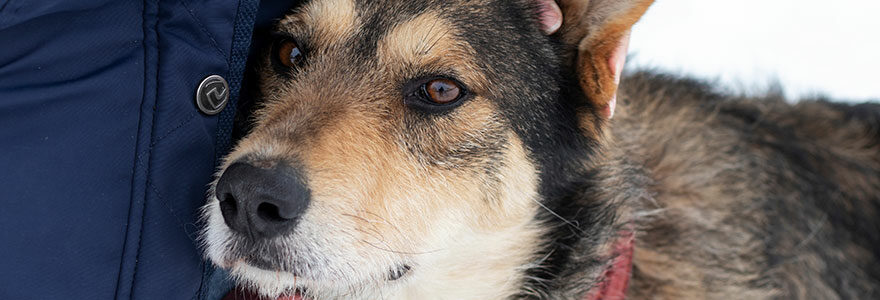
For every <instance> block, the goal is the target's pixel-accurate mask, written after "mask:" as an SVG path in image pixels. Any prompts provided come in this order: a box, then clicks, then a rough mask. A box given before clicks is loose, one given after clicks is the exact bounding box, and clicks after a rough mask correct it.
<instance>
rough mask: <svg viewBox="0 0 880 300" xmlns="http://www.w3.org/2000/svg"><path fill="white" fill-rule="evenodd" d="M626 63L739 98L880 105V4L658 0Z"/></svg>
mask: <svg viewBox="0 0 880 300" xmlns="http://www.w3.org/2000/svg"><path fill="white" fill-rule="evenodd" d="M629 57H630V61H629V64H628V66H627V68H628V69H630V70H632V69H635V68H637V67H647V68H655V69H659V70H663V71H666V72H672V73H676V74H687V75H692V76H696V77H699V78H703V79H709V80H717V82H719V83H721V84H722V86H724V87H727V88H730V89H733V90H735V91H740V92H747V93H748V92H761V91H764V90H766V89H767V88H768V87H771V86H772V85H773V83H774V82H776V83H779V84H781V85H782V87H783V88H784V90H785V92H786V95H787V96H788V97H789V98H790V99H797V98H800V97H803V96H810V95H818V94H821V95H827V96H830V97H832V98H834V99H838V100H847V101H854V102H862V101H867V100H872V101H880V0H835V1H831V0H822V1H820V0H724V1H722V0H657V1H656V2H655V4H654V6H653V7H652V8H651V9H650V10H648V13H647V15H645V17H644V18H643V19H642V21H640V22H639V23H638V24H637V25H636V27H635V28H634V29H633V35H632V42H631V44H630V56H629Z"/></svg>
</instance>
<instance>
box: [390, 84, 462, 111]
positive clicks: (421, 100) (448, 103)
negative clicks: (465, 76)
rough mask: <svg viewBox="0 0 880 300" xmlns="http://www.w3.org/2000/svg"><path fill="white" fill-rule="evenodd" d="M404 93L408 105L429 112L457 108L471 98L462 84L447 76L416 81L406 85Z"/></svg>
mask: <svg viewBox="0 0 880 300" xmlns="http://www.w3.org/2000/svg"><path fill="white" fill-rule="evenodd" d="M404 93H405V95H406V96H405V98H404V100H405V102H406V104H407V105H409V106H411V107H413V108H417V109H421V110H424V111H428V112H442V111H446V110H449V109H452V108H455V107H456V106H458V104H459V103H461V102H462V101H464V100H465V98H467V97H469V96H470V94H469V93H468V90H467V88H466V87H465V86H464V85H463V84H462V83H461V82H459V81H457V80H455V79H452V78H449V77H445V76H436V77H425V78H419V79H414V80H412V81H410V82H409V83H407V84H406V86H405V87H404Z"/></svg>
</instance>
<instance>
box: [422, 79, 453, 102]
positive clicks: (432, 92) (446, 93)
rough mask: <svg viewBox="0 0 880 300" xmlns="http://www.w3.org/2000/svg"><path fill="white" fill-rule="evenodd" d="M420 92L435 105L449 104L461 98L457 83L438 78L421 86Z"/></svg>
mask: <svg viewBox="0 0 880 300" xmlns="http://www.w3.org/2000/svg"><path fill="white" fill-rule="evenodd" d="M422 91H424V94H425V96H426V98H427V99H428V100H430V101H431V102H434V103H437V104H449V103H452V102H454V101H455V100H458V98H461V92H462V90H461V87H460V86H459V85H458V83H457V82H455V81H452V80H449V79H446V78H438V79H434V80H431V81H428V82H427V83H425V84H424V85H422Z"/></svg>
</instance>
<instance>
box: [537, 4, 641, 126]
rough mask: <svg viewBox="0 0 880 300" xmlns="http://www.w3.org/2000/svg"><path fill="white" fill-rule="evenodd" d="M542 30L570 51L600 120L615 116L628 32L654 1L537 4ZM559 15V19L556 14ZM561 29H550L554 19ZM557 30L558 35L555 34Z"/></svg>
mask: <svg viewBox="0 0 880 300" xmlns="http://www.w3.org/2000/svg"><path fill="white" fill-rule="evenodd" d="M537 1H539V2H540V6H539V7H540V8H541V11H540V18H541V25H542V29H543V30H544V32H545V33H548V34H554V32H556V33H555V34H558V35H559V37H560V38H561V39H562V41H563V43H564V44H566V45H567V46H569V48H570V49H573V50H574V51H575V53H573V55H575V56H576V57H573V58H572V59H574V61H575V63H576V66H575V68H576V70H575V71H576V73H577V76H578V80H579V83H580V86H581V88H582V89H583V91H584V93H586V96H587V98H588V99H589V100H590V101H592V102H593V105H594V107H596V108H598V109H600V112H601V115H602V117H604V118H606V119H610V118H611V117H612V116H613V115H614V107H615V104H616V101H617V85H618V83H619V82H620V75H621V74H620V73H621V72H622V69H623V64H624V62H625V60H626V53H627V49H628V46H629V32H630V29H631V28H632V26H633V25H634V24H635V23H636V22H637V21H638V20H639V19H640V18H641V17H642V15H643V14H644V13H645V11H647V10H648V7H649V6H651V3H653V2H654V0H555V1H554V0H537ZM554 5H558V7H554ZM560 12H561V15H560V14H559V13H560ZM560 16H561V18H562V22H561V27H559V26H553V25H555V24H557V23H556V22H555V18H556V17H560ZM557 29H558V32H557Z"/></svg>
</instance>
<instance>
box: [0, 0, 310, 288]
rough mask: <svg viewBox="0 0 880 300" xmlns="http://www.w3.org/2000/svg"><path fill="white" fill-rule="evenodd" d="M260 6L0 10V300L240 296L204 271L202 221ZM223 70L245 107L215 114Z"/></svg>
mask: <svg viewBox="0 0 880 300" xmlns="http://www.w3.org/2000/svg"><path fill="white" fill-rule="evenodd" d="M258 2H259V1H258V0H175V1H170V0H169V1H158V0H152V1H145V2H141V1H131V0H0V299H130V298H134V299H162V300H171V299H216V298H217V297H219V296H220V295H222V294H223V293H224V292H225V291H226V290H227V289H228V288H229V286H228V284H224V283H222V281H223V280H222V278H223V276H222V274H219V273H215V272H213V270H212V268H211V266H209V265H206V263H205V262H204V261H203V260H202V255H201V253H200V252H199V250H198V246H197V242H196V237H197V231H198V226H197V215H198V213H197V211H198V208H199V207H200V206H201V205H202V204H203V203H204V201H205V192H206V187H207V184H208V183H209V182H210V181H211V176H212V173H213V172H214V171H215V167H216V163H217V161H218V158H219V157H222V155H223V154H224V153H225V152H226V151H227V149H228V148H229V145H230V143H231V142H230V132H231V126H232V118H233V114H234V112H235V109H234V107H235V106H234V104H235V102H236V101H237V100H238V99H237V95H238V91H239V89H240V86H241V77H242V72H243V70H244V68H245V62H246V60H247V56H248V47H249V45H250V39H251V32H252V28H253V26H254V20H255V18H256V16H257V11H258V7H259V3H258ZM275 2H279V1H275ZM284 2H287V3H288V4H287V5H289V3H290V2H294V1H284ZM274 5H275V6H276V7H282V6H284V4H283V3H282V4H280V6H279V4H277V3H276V4H274ZM278 12H279V10H278V9H277V8H276V9H275V10H274V11H273V12H272V13H269V14H268V15H270V16H274V15H278ZM213 74H218V75H221V76H223V77H225V78H226V79H227V81H228V82H229V84H230V87H231V92H232V94H231V95H232V96H233V97H232V99H231V104H232V105H230V106H229V107H227V108H226V109H225V110H224V111H222V112H221V113H220V114H219V115H216V116H208V115H205V114H202V113H200V111H199V110H198V109H197V107H196V105H195V100H194V97H195V91H196V88H197V87H198V85H199V83H200V81H201V80H202V79H204V78H205V77H207V76H209V75H213Z"/></svg>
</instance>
